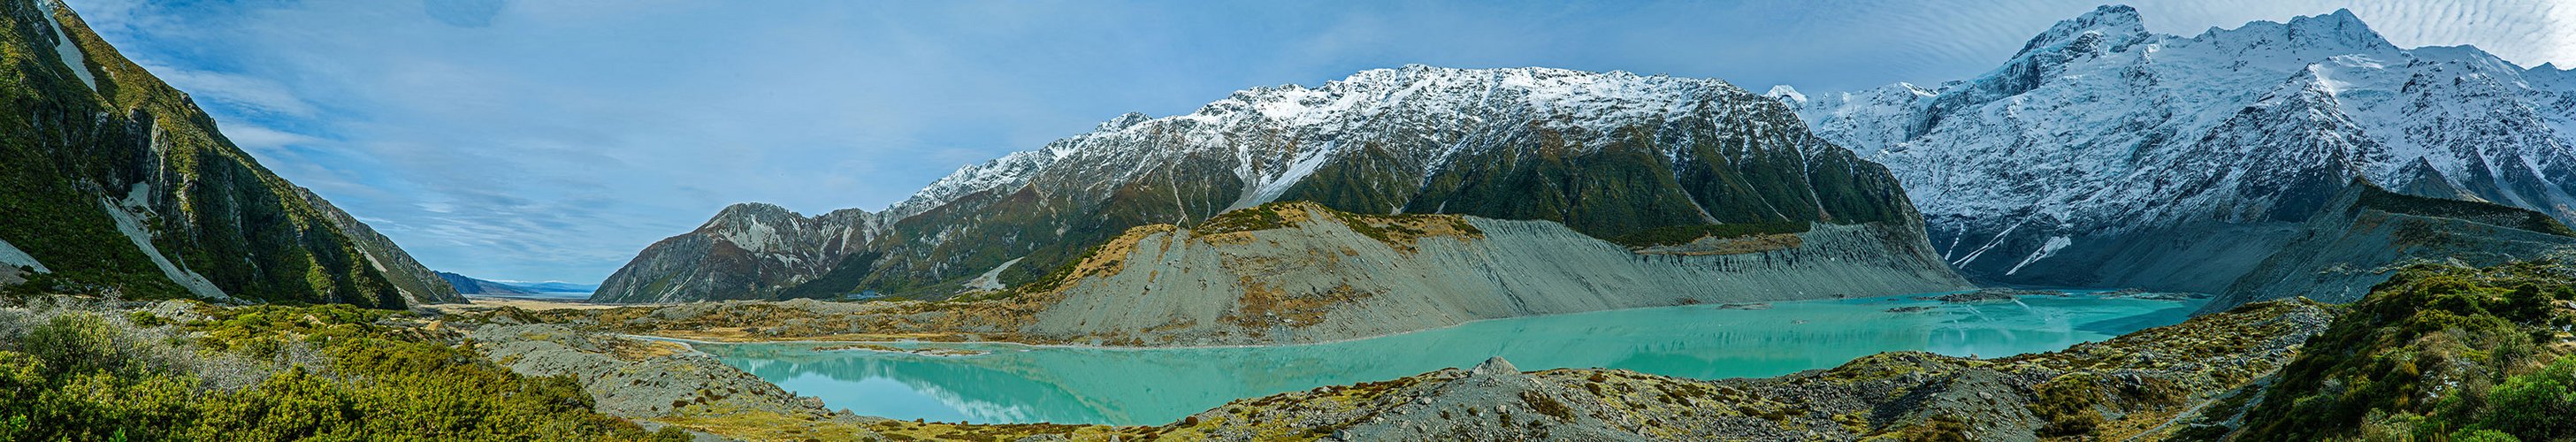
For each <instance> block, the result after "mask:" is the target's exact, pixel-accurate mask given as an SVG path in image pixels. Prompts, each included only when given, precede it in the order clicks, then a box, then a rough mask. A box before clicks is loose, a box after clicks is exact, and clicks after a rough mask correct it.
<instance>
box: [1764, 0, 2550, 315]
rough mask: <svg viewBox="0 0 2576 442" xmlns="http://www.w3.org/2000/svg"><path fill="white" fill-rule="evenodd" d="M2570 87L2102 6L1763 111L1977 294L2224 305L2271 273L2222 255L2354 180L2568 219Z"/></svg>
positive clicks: (2481, 67)
mask: <svg viewBox="0 0 2576 442" xmlns="http://www.w3.org/2000/svg"><path fill="white" fill-rule="evenodd" d="M2571 78H2576V75H2570V74H2569V73H2568V71H2562V70H2558V69H2557V68H2555V67H2553V66H2542V67H2538V68H2529V69H2526V68H2521V67H2516V66H2514V65H2513V64H2511V63H2507V62H2505V61H2503V60H2500V59H2497V58H2496V57H2494V56H2492V55H2489V54H2487V53H2485V52H2483V51H2479V50H2477V49H2476V48H2471V47H2426V48H2416V49H2401V48H2398V47H2396V46H2395V45H2392V44H2389V43H2388V41H2387V40H2385V39H2383V38H2381V37H2380V36H2379V34H2377V33H2376V32H2374V31H2372V30H2371V29H2370V28H2369V26H2367V25H2366V24H2364V23H2362V22H2361V21H2360V20H2359V19H2358V18H2355V17H2354V16H2353V15H2352V13H2351V12H2349V11H2338V12H2335V13H2333V14H2328V15H2320V16H2312V17H2299V18H2295V19H2292V20H2290V21H2289V22H2288V23H2274V22H2255V23H2251V24H2247V25H2245V26H2243V27H2238V28H2235V29H2211V30H2209V31H2208V32H2205V33H2202V34H2200V35H2197V36H2191V37H2182V36H2174V35H2161V34H2154V33H2149V32H2147V31H2146V28H2145V27H2144V25H2143V22H2142V19H2141V18H2140V17H2139V15H2138V13H2137V11H2135V10H2133V9H2130V8H2128V7H2123V6H2106V7H2102V8H2100V9H2097V10H2095V11H2093V12H2092V13H2089V14H2086V15H2084V16H2082V17H2078V18H2075V19H2072V20H2067V21H2063V22H2060V23H2058V24H2057V25H2056V26H2054V27H2052V28H2050V29H2049V30H2048V31H2047V32H2044V33H2042V34H2040V35H2038V36H2037V37H2034V38H2032V39H2031V40H2030V41H2029V43H2028V44H2026V45H2025V46H2024V47H2023V49H2022V50H2021V51H2020V52H2019V53H2018V54H2016V55H2015V56H2013V58H2012V59H2011V60H2009V61H2007V62H2005V64H2004V65H2003V66H2001V67H1998V68H1996V69H1995V70H1993V71H1990V72H1988V73H1986V74H1984V75H1982V76H1979V77H1976V78H1972V79H1968V80H1963V81H1955V82H1950V83H1945V84H1942V85H1939V86H1936V87H1922V86H1916V85H1910V84H1895V85H1889V86H1885V87H1880V88H1875V89H1870V90H1864V91H1858V92H1849V93H1834V94H1806V93H1801V92H1799V91H1796V90H1795V89H1791V88H1788V87H1785V86H1784V87H1777V88H1774V89H1773V90H1772V91H1771V93H1770V94H1769V95H1771V96H1772V97H1774V98H1778V99H1780V100H1782V101H1783V102H1786V103H1789V104H1790V105H1791V106H1792V107H1795V108H1797V110H1798V112H1799V115H1800V116H1801V118H1803V119H1805V120H1806V121H1808V122H1809V123H1810V124H1812V126H1813V127H1814V128H1815V129H1814V130H1815V131H1816V133H1817V134H1818V135H1819V136H1821V137H1824V138H1826V139H1829V140H1832V141H1833V142H1835V143H1838V144H1841V145H1844V146H1848V147H1850V148H1852V149H1853V150H1855V151H1857V152H1859V153H1860V155H1861V156H1862V157H1863V158H1866V159H1869V160H1872V161H1877V162H1880V163H1884V164H1887V165H1888V167H1889V168H1890V169H1891V170H1892V171H1894V173H1895V175H1896V176H1897V178H1898V179H1899V180H1900V181H1903V182H1904V183H1905V187H1906V189H1907V192H1909V194H1910V195H1911V196H1912V199H1913V201H1914V202H1915V204H1918V205H1919V206H1920V207H1921V209H1922V211H1923V214H1924V217H1925V222H1926V224H1927V228H1928V230H1929V234H1930V236H1931V239H1932V241H1933V244H1934V245H1935V247H1937V248H1938V249H1939V253H1940V254H1941V255H1942V256H1943V257H1944V258H1945V259H1947V260H1949V261H1950V262H1951V263H1952V264H1953V265H1955V266H1956V267H1958V268H1959V269H1960V270H1961V271H1962V272H1963V273H1965V274H1967V275H1968V276H1969V277H1970V278H1972V279H1977V280H1981V281H1987V282H1999V283H2013V284H2034V285H2065V286H2095V287H2109V286H2122V287H2129V286H2136V287H2150V288H2158V289H2169V290H2188V291H2201V292H2221V291H2225V290H2229V287H2231V286H2236V285H2239V284H2240V283H2239V281H2238V280H2239V279H2240V278H2243V277H2245V275H2247V274H2248V269H2253V268H2255V266H2254V265H2253V264H2255V263H2258V262H2263V261H2265V260H2266V259H2268V258H2271V257H2272V256H2273V255H2272V254H2273V253H2274V252H2275V251H2274V250H2265V249H2257V248H2253V247H2240V246H2238V244H2244V243H2252V244H2269V242H2267V241H2268V240H2259V241H2257V240H2246V239H2248V238H2257V239H2259V238H2269V237H2271V236H2279V235H2289V236H2296V235H2305V234H2307V233H2301V232H2304V230H2302V229H2305V228H2306V227H2303V226H2307V225H2308V224H2309V223H2310V221H2312V219H2311V218H2312V217H2317V216H2329V217H2332V216H2339V215H2333V214H2334V213H2338V212H2336V211H2334V210H2324V209H2328V207H2327V206H2329V205H2330V204H2332V203H2334V202H2335V200H2336V197H2337V196H2338V195H2340V194H2341V192H2342V191H2343V189H2345V187H2346V185H2347V184H2348V183H2351V182H2353V181H2354V180H2355V179H2366V180H2368V181H2370V182H2374V183H2380V184H2384V185H2385V186H2386V188H2388V189H2392V190H2395V191H2397V192H2402V193H2406V194H2412V195H2418V196H2430V197H2439V198H2449V199H2466V200H2475V201H2485V202H2492V203H2496V204H2502V205H2507V206H2513V207H2521V208H2526V209H2531V210H2534V211H2538V212H2541V213H2544V214H2548V215H2549V216H2552V217H2556V218H2557V219H2559V220H2561V221H2566V220H2570V219H2576V211H2571V209H2570V206H2569V203H2570V201H2576V197H2571V195H2576V150H2571V141H2570V140H2576V132H2571V130H2576V110H2570V109H2576V98H2572V97H2576V95H2570V91H2571V90H2576V82H2571V81H2570V79H2571ZM2343 228H2344V226H2336V227H2330V228H2328V230H2329V231H2337V230H2338V229H2343ZM2285 232H2288V233H2285Z"/></svg>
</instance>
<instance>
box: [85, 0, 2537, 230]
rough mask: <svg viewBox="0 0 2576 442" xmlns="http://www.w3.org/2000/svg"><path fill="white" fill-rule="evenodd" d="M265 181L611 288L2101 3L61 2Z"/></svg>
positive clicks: (1973, 50) (1855, 61) (2033, 22)
mask: <svg viewBox="0 0 2576 442" xmlns="http://www.w3.org/2000/svg"><path fill="white" fill-rule="evenodd" d="M71 3H72V6H73V7H75V8H76V9H78V10H79V11H81V12H82V13H83V14H84V15H85V16H86V17H87V18H88V19H89V21H90V23H91V25H92V26H93V27H94V28H97V29H99V30H100V31H101V33H102V34H104V35H105V36H106V37H107V38H108V39H109V40H110V41H111V42H113V43H115V44H117V46H118V47H119V48H120V49H121V50H123V51H124V52H125V53H126V54H127V55H128V56H129V57H131V58H133V59H136V60H138V61H139V62H141V63H143V64H145V65H146V67H147V68H148V69H151V70H152V71H153V72H155V73H156V74H158V75H160V76H161V77H163V78H164V79H166V80H169V81H170V82H171V83H172V84H174V85H176V86H178V87H180V88H181V89H184V90H187V91H189V92H190V93H191V94H193V95H194V96H196V97H198V98H199V100H198V101H199V103H200V104H202V105H204V106H205V107H206V108H207V109H208V111H209V112H210V113H212V114H214V116H215V117H216V118H217V119H218V120H219V121H221V123H222V124H223V126H224V128H225V130H226V134H227V135H228V136H230V137H231V138H232V139H233V140H234V141H235V142H236V143H237V144H240V145H242V146H244V147H245V148H248V149H250V150H251V151H252V152H253V154H254V155H258V156H259V157H260V159H261V160H262V161H263V162H265V163H266V164H267V165H268V166H269V167H271V168H272V169H275V170H277V171H278V172H279V173H280V174H283V175H285V176H287V177H288V178H289V179H292V180H295V181H296V182H297V183H299V184H303V185H305V186H309V187H312V188H314V189H315V191H316V192H320V193H321V194H323V195H324V196H326V197H329V198H331V199H332V200H333V201H334V202H335V203H338V204H339V205H340V206H342V207H343V208H346V209H348V210H349V211H350V212H352V213H355V214H358V215H359V216H362V217H365V218H364V219H368V220H371V221H370V222H371V223H372V224H374V225H376V226H377V227H378V229H379V230H381V231H384V232H385V233H386V234H387V235H389V236H392V237H393V238H395V239H396V240H397V241H400V242H402V243H403V244H404V246H405V247H406V248H407V249H409V250H410V251H412V252H413V253H414V254H415V255H417V256H418V257H419V258H420V259H421V260H422V261H423V262H426V263H428V264H429V265H431V266H432V267H436V268H439V269H442V270H450V271H457V272H462V273H466V274H471V275H476V276H479V277H486V278H503V279H513V280H579V281H595V280H598V279H600V278H602V277H605V276H606V275H607V274H608V273H609V272H610V271H612V270H614V269H615V268H616V267H617V266H618V265H620V264H623V263H624V262H625V260H626V259H627V258H629V257H631V256H632V254H633V253H634V252H635V251H637V250H639V249H641V248H643V247H644V246H645V245H647V244H650V243H651V242H652V241H655V240H658V239H660V238H662V237H664V236H667V235H671V234H675V233H679V232H683V231H686V230H688V229H690V228H693V227H695V226H697V225H698V224H699V223H700V222H701V221H703V220H704V219H705V217H707V216H709V215H711V214H713V213H714V212H715V210H716V209H718V208H720V207H722V206H723V205H724V204H728V203H732V202H736V201H749V200H760V201H769V202H774V203H779V204H783V205H786V206H788V207H793V208H796V209H799V210H804V211H807V212H820V211H825V210H831V209H835V208H844V207H861V208H878V207H884V206H885V205H886V204H888V203H892V202H894V201H897V200H900V199H902V198H903V197H905V196H907V195H909V194H910V193H911V192H912V191H913V190H916V189H917V188H919V187H920V186H921V185H923V184H925V183H928V182H929V181H930V180H933V179H936V178H937V177H939V176H941V175H945V174H946V173H947V172H948V171H950V170H951V169H953V168H955V167H957V166H960V165H964V164H969V163H974V162H979V161H982V160H984V159H988V158H991V157H995V156H998V155H1001V154H1003V153H1006V152H1009V151H1014V150H1022V149H1028V148H1033V147H1036V146H1038V145H1040V144H1043V143H1045V142H1047V141H1049V140H1052V139H1054V138H1057V137H1061V136H1065V135H1070V134H1072V133H1075V132H1077V131H1081V130H1086V129H1088V128H1090V127H1091V126H1092V125H1093V124H1094V123H1096V122H1097V121H1099V120H1102V119H1106V118H1109V117H1112V116H1115V115H1118V114H1119V113H1122V112H1127V111H1140V112H1146V113H1149V114H1156V115H1168V114H1176V113H1184V112H1188V111H1191V110H1193V109H1196V108H1197V107H1198V106H1199V105H1201V104H1203V103H1206V102H1207V101H1210V100H1213V99H1216V98H1221V97H1223V96H1225V94H1227V93H1228V92H1231V91H1233V90H1237V89H1241V88H1244V87H1249V86H1256V85H1276V84H1284V83H1299V84H1310V85H1311V84H1317V83H1320V82H1322V81H1326V80H1331V79H1338V78H1341V77H1343V76H1346V75H1348V74H1349V73H1350V72H1352V71H1356V70H1360V69H1367V68H1376V67H1389V66H1395V65H1401V64H1405V63H1425V64H1435V65H1449V66H1464V67H1494V66H1555V67H1566V68H1575V69H1589V70H1614V69H1616V70H1628V71H1634V72H1642V73H1669V74H1672V75H1683V76H1699V77H1718V78H1725V79H1728V80H1729V81H1733V82H1736V83H1737V84H1743V85H1749V86H1754V87H1757V88H1758V87H1761V86H1767V85H1770V84H1775V83H1792V84H1797V85H1799V86H1800V87H1809V88H1820V89H1852V88H1860V87H1868V86H1874V85H1879V84H1884V83H1889V82H1894V81H1915V82H1937V81H1941V80H1947V79H1954V78H1959V77H1964V76H1968V75H1973V74H1976V73H1978V72H1982V71H1984V70H1986V69H1989V68H1991V67H1993V66H1994V64H1995V63H1996V62H1998V61H2000V60H2001V59H2002V58H2003V57H2005V56H2008V55H2010V54H2011V53H2012V51H2013V50H2014V49H2017V48H2018V47H2019V46H2020V45H2021V43H2022V41H2023V40H2024V39H2027V38H2029V37H2030V36H2031V34H2033V33H2036V32H2038V31H2039V30H2042V29H2045V28H2047V27H2048V25H2049V24H2050V23H2053V22H2055V21H2057V20H2060V19H2064V18H2067V17H2072V16H2074V15H2076V14H2080V13H2083V12H2084V11H2087V10H2090V9H2092V7H2093V5H2092V4H2089V3H2080V2H2066V1H2057V0H2005V1H1968V0H1932V1H1920V2H1915V1H1907V2H1863V1H1850V0H1826V1H1802V0H1747V1H1738V2H1659V1H1639V2H1617V3H1607V2H1581V3H1570V4H1569V3H1558V2H1535V1H1529V2H1523V1H1504V2H1486V1H1473V2H1470V1H1446V0H1441V1H1391V2H1389V1H1342V2H1326V3H1303V2H1300V3H1252V2H1241V3H1233V2H1229V3H1205V2H1186V1H1161V0H1150V1H1136V2H1120V3H1101V2H1075V1H1048V0H1040V1H961V2H842V1H823V0H777V1H763V2H751V3H740V2H721V3H720V2H712V1H683V0H645V1H607V0H566V1H511V0H418V1H403V0H382V1H328V2H293V1H241V2H153V1H142V0H71ZM2136 5H2137V6H2138V7H2139V8H2140V9H2141V10H2143V11H2144V12H2145V13H2146V14H2147V16H2148V20H2149V25H2150V27H2152V28H2154V29H2155V30H2158V31H2162V32H2172V33H2182V34H2191V33H2197V32H2198V31H2199V30H2200V29H2202V28H2206V27H2209V26H2231V27H2232V26H2236V25H2240V24H2242V23H2244V22H2245V21H2248V20H2257V19H2268V20H2281V19H2286V18H2288V17H2290V16H2293V15H2305V14H2319V13H2325V12H2329V11H2332V10H2333V9H2334V8H2337V7H2345V6H2349V7H2352V8H2353V9H2354V10H2355V11H2356V13H2358V14H2360V15H2361V16H2362V17H2363V18H2365V19H2367V20H2370V21H2371V23H2372V24H2373V25H2374V26H2376V27H2377V28H2378V29H2380V30H2381V32H2383V33H2385V34H2387V35H2388V36H2389V37H2390V38H2391V39H2392V40H2394V41H2396V42H2398V43H2399V44H2401V45H2410V46H2411V45H2431V44H2460V43H2471V44H2477V45H2478V46H2480V47H2483V48H2486V49H2488V50H2490V51H2493V52H2495V53H2497V54H2498V55H2501V56H2504V57H2505V58H2507V59H2509V60H2513V61H2516V62H2521V63H2525V64H2538V63H2539V62H2542V61H2559V62H2561V64H2562V65H2567V64H2571V63H2567V62H2568V61H2571V60H2576V39H2571V36H2570V32H2576V17H2570V15H2571V14H2576V7H2570V6H2564V2H2552V1H2548V0H2522V1H2507V0H2469V1H2461V2H2403V1H2395V0H2378V1H2362V2H2358V3H2355V4H2349V5H2346V4H2330V2H2326V1H2323V0H2285V1H2277V2H2274V1H2266V2H2246V1H2232V0H2230V1H2184V0H2141V1H2139V2H2138V3H2136Z"/></svg>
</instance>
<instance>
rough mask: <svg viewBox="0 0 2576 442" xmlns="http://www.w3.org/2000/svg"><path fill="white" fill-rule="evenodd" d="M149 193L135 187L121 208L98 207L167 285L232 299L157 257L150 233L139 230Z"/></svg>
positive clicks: (203, 279) (138, 185)
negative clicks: (145, 199)
mask: <svg viewBox="0 0 2576 442" xmlns="http://www.w3.org/2000/svg"><path fill="white" fill-rule="evenodd" d="M151 189H152V187H151V186H150V185H146V184H143V183H135V184H134V188H133V190H132V191H129V192H126V194H125V195H126V196H125V201H124V204H121V205H120V204H118V203H117V202H116V201H111V200H108V199H106V198H100V199H99V200H98V205H99V206H100V207H104V208H106V209H107V217H108V218H113V219H115V220H116V231H117V232H119V233H124V234H125V239H127V240H130V241H132V242H134V248H136V249H141V250H143V256H144V257H147V258H152V265H153V266H156V267H160V268H161V275H162V276H166V277H169V278H170V282H176V283H179V286H180V287H186V288H187V289H188V293H191V294H195V295H197V296H198V297H202V298H213V299H224V300H230V299H232V297H230V296H225V295H224V291H223V289H220V288H216V287H215V282H214V281H209V280H206V277H205V276H200V275H198V274H197V272H195V271H191V270H188V269H185V268H180V267H179V265H178V264H173V263H171V262H170V258H167V257H163V256H162V255H161V248H160V247H155V246H153V245H152V233H151V232H150V231H147V230H144V226H143V217H144V215H145V214H146V213H143V212H145V211H146V210H147V209H145V208H144V207H145V206H144V204H143V203H144V197H146V196H148V195H151V193H152V192H151Z"/></svg>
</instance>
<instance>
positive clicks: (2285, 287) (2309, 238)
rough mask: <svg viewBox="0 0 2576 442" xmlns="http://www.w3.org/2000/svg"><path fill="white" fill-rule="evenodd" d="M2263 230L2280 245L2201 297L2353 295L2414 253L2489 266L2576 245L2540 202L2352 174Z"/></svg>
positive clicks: (2226, 301)
mask: <svg viewBox="0 0 2576 442" xmlns="http://www.w3.org/2000/svg"><path fill="white" fill-rule="evenodd" d="M2287 231H2290V232H2297V233H2298V235H2297V236H2295V237H2292V236H2281V237H2271V238H2262V239H2263V240H2264V241H2263V242H2260V243H2257V244H2259V245H2268V246H2271V247H2273V248H2274V249H2275V250H2278V252H2277V253H2272V254H2271V255H2270V256H2268V257H2266V258H2264V259H2263V261H2262V262H2260V263H2258V264H2256V265H2255V266H2253V267H2251V271H2249V272H2246V273H2245V276H2244V277H2242V278H2238V279H2237V280H2236V281H2235V282H2234V283H2232V284H2230V285H2229V286H2228V287H2227V290H2225V291H2223V292H2220V294H2219V296H2218V298H2217V299H2215V300H2212V301H2210V303H2209V304H2206V305H2204V306H2202V307H2201V311H2202V312H2215V311H2221V310H2226V309H2228V308H2232V307H2235V306H2237V305H2239V304H2244V303H2248V302H2255V301H2262V300H2268V299H2283V298H2290V297H2299V296H2304V297H2307V298H2309V299H2315V300H2319V301H2326V302H2353V301H2359V300H2361V297H2362V295H2364V294H2367V293H2369V292H2370V289H2371V287H2373V286H2377V285H2379V283H2380V282H2383V281H2387V280H2388V278H2389V277H2390V276H2391V275H2394V274H2395V272H2396V271H2397V270H2398V269H2399V268H2400V267H2404V266H2406V265H2409V264H2416V263H2427V262H2432V263H2444V264H2452V265H2467V266H2491V265H2498V264H2504V263H2507V262H2513V261H2519V260H2527V259H2534V258H2539V257H2545V256H2551V255H2553V254H2556V253H2558V252H2562V251H2566V250H2569V249H2571V248H2576V231H2571V230H2569V229H2568V228H2567V227H2566V226H2565V225H2562V224H2560V223H2559V222H2558V221H2557V220H2555V219H2551V218H2550V217H2549V216H2548V215H2543V214H2541V213H2540V212H2534V211H2530V210H2524V209H2520V208H2514V207H2507V206H2501V205H2495V204H2488V203H2482V202H2473V201H2458V200H2444V199H2439V198H2429V197H2420V196H2413V195H2405V194H2399V193H2392V192H2389V191H2386V190H2381V189H2379V188H2378V187H2376V186H2371V185H2368V184H2355V185H2353V186H2352V187H2351V188H2349V189H2346V190H2345V191H2344V192H2342V193H2341V194H2339V195H2337V196H2336V197H2335V198H2334V199H2333V200H2331V202H2330V203H2328V204H2327V209H2326V210H2325V211H2324V213H2320V214H2317V215H2316V216H2314V217H2312V218H2310V219H2309V221H2308V222H2307V223H2305V224H2303V225H2299V226H2296V227H2294V228H2291V229H2289V230H2287Z"/></svg>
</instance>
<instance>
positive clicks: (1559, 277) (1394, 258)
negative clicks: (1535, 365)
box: [870, 202, 1970, 345]
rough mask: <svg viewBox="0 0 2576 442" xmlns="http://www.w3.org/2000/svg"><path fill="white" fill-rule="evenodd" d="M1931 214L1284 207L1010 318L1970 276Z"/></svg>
mask: <svg viewBox="0 0 2576 442" xmlns="http://www.w3.org/2000/svg"><path fill="white" fill-rule="evenodd" d="M1915 228H1916V227H1913V226H1910V225H1904V224H1863V225H1840V224H1825V223H1818V224H1817V225H1815V226H1813V227H1812V228H1809V229H1805V230H1804V231H1798V232H1782V233H1752V234H1744V235H1736V236H1716V235H1711V236H1702V237H1698V238H1697V239H1696V240H1694V241H1690V242H1687V243H1679V244H1671V245H1659V246H1648V247H1636V248H1630V247H1622V246H1620V245H1616V244H1612V243H1610V242H1606V241H1602V240H1600V239H1595V238H1592V237H1588V236H1584V235H1583V234H1581V233H1577V232H1575V231H1574V230H1573V229H1570V228H1567V227H1566V226H1565V225H1563V224H1558V223H1556V222H1553V221H1531V220H1520V221H1511V220H1496V219H1488V218H1482V217H1472V216H1461V215H1421V214H1416V215H1362V214H1355V213H1349V212H1342V211H1338V210H1333V209H1329V208H1325V207H1324V206H1322V205H1321V204H1316V203H1310V202H1287V203H1272V204H1265V205H1262V206H1258V207H1254V208H1248V209H1242V210H1236V211H1233V212H1227V213H1225V214H1223V215H1219V216H1218V218H1217V219H1214V220H1210V221H1209V222H1207V223H1204V224H1202V225H1200V226H1198V228H1196V229H1184V228H1180V227H1176V226H1172V225H1168V224H1157V225H1150V226H1144V227H1138V228H1136V229H1131V230H1129V231H1128V232H1127V234H1125V235H1121V236H1119V237H1118V238H1117V239H1114V240H1111V241H1110V242H1108V243H1107V244H1105V245H1103V246H1102V247H1100V248H1099V250H1098V251H1097V252H1096V253H1094V254H1093V255H1092V256H1091V257H1089V258H1088V259H1085V260H1084V261H1081V262H1079V263H1076V264H1075V265H1074V266H1072V267H1070V268H1069V269H1067V270H1066V271H1065V273H1064V274H1062V275H1061V276H1057V277H1056V278H1055V280H1054V281H1049V282H1050V284H1032V285H1031V286H1029V287H1028V288H1029V290H1028V291H1029V293H1027V294H1025V295H1022V296H1021V299H1014V300H1012V301H1013V302H1018V303H1025V304H1028V305H1029V306H1030V308H1031V309H1034V310H1035V313H1034V314H1032V315H1029V316H1027V317H1026V318H1025V319H1017V320H1013V321H1006V322H1016V323H1018V324H1019V328H1018V329H1015V330H1009V332H1011V333H1013V334H1015V335H1017V336H1021V337H1024V338H1026V339H1031V340H1035V341H1039V342H1073V343H1114V344H1120V345H1175V344H1177V345H1217V344H1264V343H1303V342H1321V341H1334V340H1343V339H1354V338H1362V337H1369V336H1379V335H1386V334H1392V333H1401V332H1407V331H1414V330H1422V329H1430V328H1438V327H1445V326H1450V325H1456V324H1460V323H1464V322H1467V321H1473V320H1478V319H1493V318H1507V317H1517V316H1529V315H1541V314H1555V313H1576V312H1586V311H1596V310H1611V309H1621V308H1635V307H1660V306H1672V305H1683V304H1696V303H1710V304H1716V303H1729V302H1752V301H1769V300H1790V299H1820V298H1836V297H1851V296H1879V295H1886V294H1897V293H1924V292H1936V291H1949V290H1963V289H1967V288H1970V286H1969V285H1968V284H1967V281H1966V280H1963V279H1960V278H1959V277H1958V276H1957V274H1955V273H1952V272H1951V271H1950V269H1949V268H1947V267H1946V266H1944V265H1943V264H1942V263H1941V261H1940V259H1939V257H1936V256H1932V254H1931V253H1930V250H1929V249H1928V248H1923V247H1907V246H1909V245H1911V243H1908V242H1906V240H1908V239H1911V238H1913V236H1914V235H1915V233H1914V231H1913V230H1912V229H1915ZM1050 286H1051V287H1050ZM1004 310H1011V309H1004ZM870 331H874V332H891V331H876V330H870ZM921 331H928V330H921Z"/></svg>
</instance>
